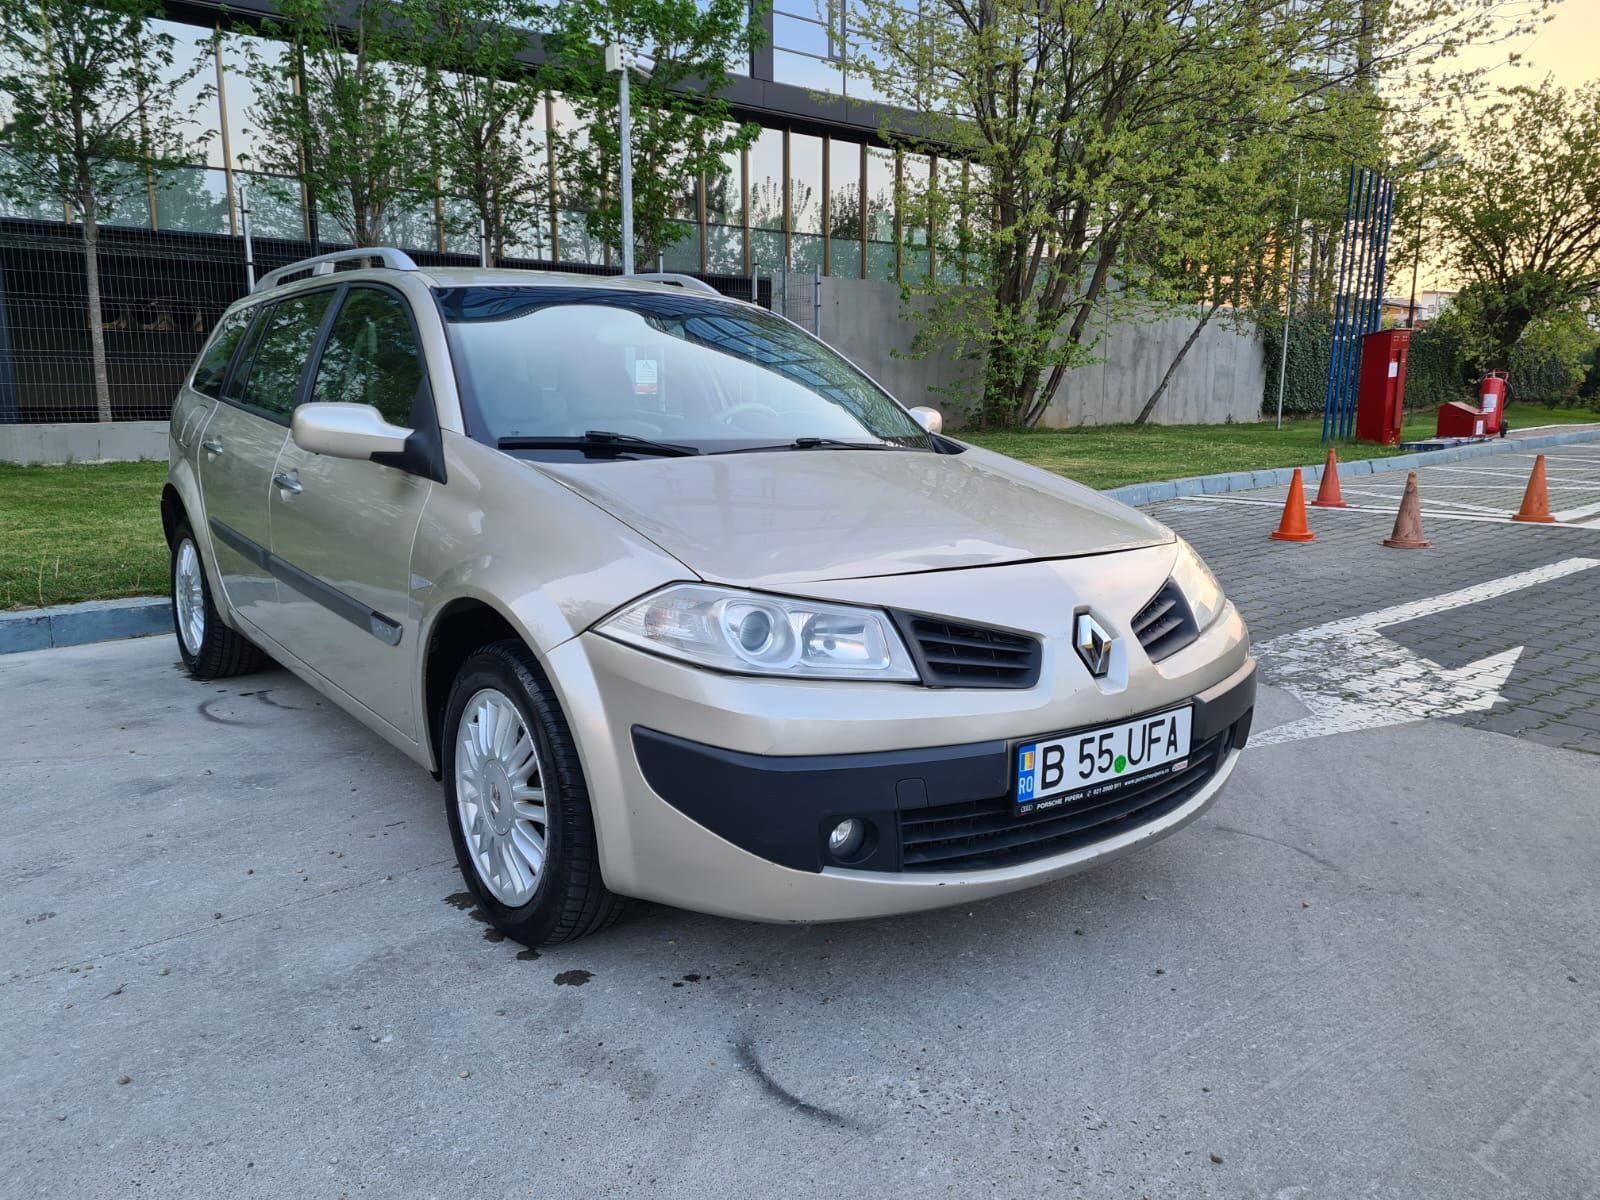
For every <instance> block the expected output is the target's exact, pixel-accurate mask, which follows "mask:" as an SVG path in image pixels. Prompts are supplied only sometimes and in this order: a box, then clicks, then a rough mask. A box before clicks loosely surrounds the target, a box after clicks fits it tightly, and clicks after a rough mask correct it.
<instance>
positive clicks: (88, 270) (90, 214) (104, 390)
mask: <svg viewBox="0 0 1600 1200" xmlns="http://www.w3.org/2000/svg"><path fill="white" fill-rule="evenodd" d="M80 207H81V209H82V212H83V278H84V282H85V283H86V284H87V290H88V293H89V356H90V358H91V359H92V360H93V362H94V410H95V418H96V419H97V420H100V421H109V420H111V374H110V372H109V371H108V370H107V369H106V326H105V319H104V317H103V316H102V314H101V311H100V224H99V216H100V214H99V212H98V211H97V209H96V206H95V202H94V197H93V195H92V194H91V195H89V196H87V197H85V198H83V199H82V200H80Z"/></svg>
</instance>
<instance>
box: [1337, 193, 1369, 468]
mask: <svg viewBox="0 0 1600 1200" xmlns="http://www.w3.org/2000/svg"><path fill="white" fill-rule="evenodd" d="M1355 174H1356V185H1355V199H1354V201H1353V202H1352V207H1351V209H1350V246H1349V254H1350V270H1349V272H1348V274H1347V275H1346V278H1345V286H1344V315H1343V319H1342V320H1341V321H1340V322H1339V339H1338V345H1337V349H1338V358H1337V360H1336V362H1337V369H1336V372H1335V375H1334V380H1333V413H1332V419H1331V420H1330V422H1329V429H1328V436H1329V437H1330V438H1343V437H1344V409H1345V403H1346V396H1345V393H1346V392H1347V391H1348V384H1349V378H1350V360H1351V358H1352V357H1353V355H1354V354H1355V338H1356V330H1357V328H1358V327H1359V323H1360V320H1361V316H1360V305H1361V273H1362V269H1363V267H1364V265H1365V264H1364V261H1363V258H1364V254H1365V247H1364V245H1363V243H1362V236H1361V235H1362V230H1363V226H1362V220H1363V217H1364V216H1365V213H1366V208H1367V188H1368V183H1369V181H1368V178H1367V169H1366V168H1365V167H1358V168H1355Z"/></svg>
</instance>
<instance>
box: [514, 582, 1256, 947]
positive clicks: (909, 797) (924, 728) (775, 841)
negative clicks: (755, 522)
mask: <svg viewBox="0 0 1600 1200" xmlns="http://www.w3.org/2000/svg"><path fill="white" fill-rule="evenodd" d="M1143 553H1144V552H1129V553H1128V554H1126V555H1116V556H1111V558H1112V559H1115V560H1118V563H1117V565H1119V566H1121V565H1122V564H1124V563H1127V562H1128V561H1129V560H1130V559H1132V558H1133V556H1134V555H1136V554H1143ZM1168 557H1170V551H1169V552H1168ZM1111 565H1112V564H1111V563H1110V561H1109V560H1100V561H1099V562H1089V563H1085V562H1076V561H1075V562H1069V563H1052V564H1037V563H1035V564H1025V565H1021V566H1018V567H1015V568H995V569H990V570H985V571H981V572H952V573H950V574H949V575H947V576H945V577H944V580H943V581H948V582H947V584H946V585H947V586H949V583H953V582H957V581H959V582H961V583H963V584H964V583H965V580H964V579H961V578H960V577H966V576H985V577H986V578H985V579H984V580H982V581H981V582H982V583H983V584H984V587H983V598H984V600H985V601H986V603H985V604H984V607H983V608H982V609H981V610H980V609H978V607H977V606H978V598H977V597H974V599H973V601H972V602H971V603H961V604H960V609H961V610H963V611H984V612H985V615H986V616H992V618H993V619H995V620H996V623H998V624H1002V625H1005V626H1008V627H1012V628H1020V629H1031V630H1036V631H1038V632H1040V633H1041V634H1042V635H1043V636H1044V638H1045V651H1044V653H1045V659H1044V664H1043V670H1042V672H1041V676H1040V680H1039V682H1038V685H1037V686H1035V687H1033V688H1029V689H1018V690H990V691H971V690H964V689H960V688H947V689H936V688H926V687H918V686H908V685H904V684H865V683H862V684H842V685H841V684H833V683H828V682H823V681H814V680H782V679H755V678H749V677H739V676H730V675H722V674H718V673H715V672H710V671H704V670H700V669H697V668H694V667H691V666H688V665H686V664H683V663H679V662H675V661H672V660H669V659H664V658H660V657H657V656H655V655H651V654H647V653H644V652H643V651H640V650H636V649H634V648H632V647H629V646H625V645H622V644H620V643H617V642H614V641H612V640H610V639H608V638H606V637H604V636H602V635H599V634H595V633H592V632H591V633H586V634H583V635H580V636H579V637H577V638H574V639H572V640H571V641H569V642H566V643H563V644H562V645H560V646H558V647H556V648H555V649H554V650H552V651H551V652H550V654H549V656H548V659H547V663H546V666H547V668H548V674H549V677H550V679H551V682H552V684H553V685H554V686H555V688H556V690H557V693H558V695H559V698H560V701H561V704H562V707H563V710H564V711H565V713H566V715H567V719H568V724H569V725H570V727H571V729H572V732H573V735H574V738H575V740H576V742H577V744H578V750H579V753H580V756H581V758H582V761H583V766H584V772H585V775H586V778H587V782H588V790H589V795H590V799H591V803H592V806H593V809H594V813H595V820H596V826H597V834H598V840H599V851H600V864H601V870H602V872H603V874H604V876H605V879H606V883H607V885H608V886H609V887H611V888H612V889H613V890H614V891H617V892H619V893H621V894H623V895H629V896H636V897H639V898H642V899H648V900H656V901H660V902H663V903H667V904H671V905H674V906H677V907H682V908H689V909H695V910H698V911H702V912H711V913H716V914H719V915H724V916H731V917H738V918H743V919H754V920H768V921H806V922H810V921H828V920H848V919H855V918H862V917H872V916H882V915H890V914H894V913H902V912H912V911H917V910H921V909H928V908H936V907H939V906H942V905H949V904H960V903H965V902H968V901H975V900H981V899H984V898H986V897H989V896H995V895H999V894H1002V893H1005V892H1009V891H1014V890H1017V889H1020V888H1024V887H1029V886H1032V885H1034V884H1038V883H1042V882H1045V881H1047V880H1051V879H1056V878H1060V877H1062V876H1064V875H1068V874H1071V873H1073V872H1075V871H1078V870H1082V869H1084V868H1085V867H1088V866H1090V865H1093V864H1095V863H1098V862H1102V861H1105V860H1107V859H1110V858H1113V857H1116V856H1118V855H1120V854H1124V853H1127V852H1128V851H1130V850H1133V849H1135V848H1137V847H1139V846H1141V845H1144V844H1146V843H1148V842H1151V841H1154V840H1156V839H1157V838H1160V837H1162V836H1164V835H1166V834H1169V833H1172V832H1174V831H1176V830H1177V829H1180V828H1182V826H1184V825H1185V824H1187V823H1188V822H1190V821H1192V820H1193V819H1195V818H1196V817H1197V816H1199V815H1200V814H1201V813H1202V812H1203V811H1204V810H1205V809H1206V808H1207V807H1208V806H1209V805H1210V804H1211V803H1212V801H1213V800H1214V799H1215V798H1216V796H1217V794H1218V792H1219V791H1220V790H1221V787H1222V785H1223V783H1224V782H1225V780H1226V779H1227V777H1228V776H1229V775H1230V774H1231V773H1232V770H1233V768H1234V765H1235V763H1236V762H1237V760H1238V757H1239V750H1240V747H1241V746H1242V745H1243V743H1244V740H1245V738H1246V736H1247V735H1248V731H1249V722H1250V715H1251V711H1252V708H1253V703H1254V689H1255V664H1254V661H1253V660H1252V659H1251V658H1250V655H1249V639H1248V635H1247V633H1246V630H1245V627H1244V623H1243V621H1242V620H1241V619H1240V618H1239V615H1238V613H1237V612H1236V611H1235V610H1234V609H1233V608H1232V606H1231V605H1230V606H1227V607H1226V608H1225V610H1224V612H1223V614H1222V615H1221V616H1220V617H1219V618H1218V619H1217V620H1216V621H1215V622H1214V623H1213V624H1212V625H1211V626H1210V627H1208V628H1207V630H1205V631H1204V632H1203V633H1202V634H1201V635H1200V637H1199V638H1198V639H1197V640H1196V641H1195V642H1194V643H1193V644H1191V645H1189V646H1187V647H1186V648H1184V649H1182V650H1180V651H1178V652H1177V653H1175V654H1173V655H1171V656H1170V657H1168V658H1165V659H1163V660H1162V661H1160V662H1156V663H1151V662H1150V661H1149V660H1148V659H1144V658H1143V657H1142V655H1141V654H1140V653H1139V652H1138V651H1137V649H1136V648H1135V649H1134V650H1133V651H1130V656H1129V663H1128V671H1127V673H1126V677H1125V679H1124V680H1122V681H1121V682H1118V683H1112V682H1108V681H1089V680H1088V677H1087V676H1086V674H1085V673H1084V672H1083V670H1082V667H1081V664H1079V663H1078V662H1077V660H1076V657H1075V655H1073V652H1072V651H1071V649H1070V648H1069V641H1068V635H1067V631H1066V628H1065V625H1066V622H1068V621H1069V620H1070V618H1071V613H1072V609H1073V604H1072V602H1071V596H1072V595H1073V593H1074V592H1076V593H1077V594H1079V595H1083V594H1087V593H1088V592H1089V591H1090V586H1091V584H1092V585H1093V587H1094V589H1095V590H1097V591H1098V592H1099V593H1101V594H1102V595H1104V594H1105V593H1106V592H1107V590H1108V587H1109V586H1110V585H1116V586H1118V587H1119V588H1121V590H1122V592H1123V593H1124V594H1122V595H1119V596H1117V597H1116V598H1114V600H1112V601H1109V602H1107V601H1102V602H1101V603H1102V605H1103V606H1104V608H1105V609H1107V610H1109V611H1110V612H1112V613H1115V612H1119V611H1126V612H1127V613H1130V614H1131V613H1133V612H1135V611H1137V610H1138V608H1139V606H1140V605H1141V604H1142V603H1143V601H1144V600H1145V599H1147V598H1148V596H1149V595H1150V594H1151V593H1152V592H1153V591H1154V589H1155V587H1156V586H1158V585H1159V581H1160V579H1164V578H1165V572H1166V563H1165V562H1164V561H1161V560H1160V559H1159V557H1157V558H1156V561H1154V562H1153V563H1152V564H1151V567H1152V569H1151V570H1150V571H1146V572H1143V574H1144V575H1145V578H1142V579H1141V578H1136V577H1133V576H1132V573H1131V572H1128V574H1129V576H1130V578H1129V579H1128V581H1127V582H1126V583H1125V584H1123V583H1122V582H1121V576H1120V575H1118V574H1116V573H1114V572H1112V571H1110V570H1109V569H1108V568H1109V567H1110V566H1111ZM1151 577H1157V578H1156V582H1155V583H1151V582H1150V578H1151ZM1108 581H1109V582H1108ZM976 582H978V581H974V583H976ZM872 585H873V587H874V589H875V593H876V594H877V595H878V596H880V597H881V599H880V603H885V604H887V605H895V604H897V603H899V602H900V597H899V596H897V595H895V594H884V593H886V592H889V593H892V592H893V591H894V590H895V581H884V580H877V581H872ZM903 586H904V587H905V589H906V591H907V594H908V598H909V603H907V604H906V606H907V607H914V606H915V603H916V598H915V596H914V595H913V594H912V589H914V588H922V589H924V590H926V588H927V586H928V585H927V582H926V581H921V580H914V579H908V580H906V581H904V584H903ZM843 590H844V588H843V587H842V586H841V585H834V586H831V587H830V589H829V591H830V592H833V591H843ZM1063 593H1065V594H1066V600H1065V602H1063V599H1062V597H1063ZM839 598H840V599H841V600H844V601H846V602H849V601H852V600H855V599H857V597H856V596H853V595H849V594H844V595H840V596H839ZM1096 607H1097V608H1099V607H1100V606H1099V605H1097V606H1096ZM1110 619H1112V620H1113V621H1114V620H1115V618H1114V617H1113V618H1110ZM1116 632H1117V633H1118V634H1119V635H1126V634H1127V630H1126V628H1125V627H1124V628H1121V629H1117V630H1116ZM1134 645H1135V647H1136V646H1137V643H1135V644H1134ZM1062 651H1064V654H1063V653H1062ZM1185 702H1193V703H1194V704H1195V706H1196V707H1195V719H1194V726H1193V729H1194V732H1193V745H1194V747H1195V751H1196V753H1194V754H1192V755H1191V759H1190V761H1191V767H1192V769H1191V770H1189V771H1188V772H1187V773H1186V774H1185V777H1184V778H1183V779H1182V780H1181V781H1177V786H1175V787H1173V788H1171V789H1169V790H1168V791H1166V792H1164V793H1163V794H1162V795H1159V796H1145V797H1143V798H1142V799H1141V798H1140V797H1136V796H1133V795H1132V792H1133V790H1134V789H1133V787H1132V786H1131V785H1130V787H1129V788H1128V789H1126V792H1127V794H1126V795H1124V794H1123V793H1118V794H1117V795H1118V796H1119V797H1120V798H1121V799H1122V800H1128V801H1133V800H1140V802H1139V803H1136V804H1129V805H1128V807H1127V810H1126V811H1123V812H1119V813H1105V812H1102V813H1100V814H1099V816H1100V817H1102V818H1110V819H1106V820H1100V819H1096V820H1094V821H1084V822H1080V824H1079V825H1078V826H1077V827H1066V826H1060V827H1056V828H1053V829H1051V830H1048V831H1046V832H1047V836H1045V837H1042V838H1034V837H1033V835H1032V834H1028V835H1025V836H1022V837H1020V838H1019V837H1017V836H1016V833H1017V830H1018V829H1019V828H1020V827H1021V825H1028V824H1031V819H1030V821H1024V822H1021V823H1020V824H1019V821H1018V819H1017V817H1016V816H1015V814H1014V813H1013V812H1012V809H1011V807H1010V790H1011V784H1012V779H1011V775H1012V770H1011V765H1010V762H1009V758H1010V752H1009V749H1008V747H1009V744H1010V742H1011V741H1012V740H1013V739H1021V738H1030V737H1036V736H1042V735H1046V734H1052V733H1054V732H1057V731H1066V730H1073V729H1079V728H1085V727H1089V726H1095V725H1101V724H1109V723H1112V722H1117V721H1122V720H1126V719H1131V718H1133V717H1135V716H1138V715H1140V714H1144V713H1150V712H1157V711H1161V710H1163V709H1167V708H1171V707H1174V706H1176V705H1178V704H1180V703H1185ZM1202 751H1203V753H1202ZM1195 764H1198V765H1195ZM1082 815H1083V810H1082V809H1077V806H1068V808H1066V809H1061V810H1055V811H1054V812H1053V813H1052V814H1051V819H1052V820H1056V819H1061V818H1066V819H1067V821H1068V824H1069V825H1070V823H1071V822H1072V821H1075V820H1077V819H1078V818H1079V817H1080V816H1082ZM843 816H856V817H862V818H867V819H870V820H871V821H872V824H873V826H874V830H875V835H876V836H875V840H874V841H873V842H872V843H871V844H870V847H869V851H868V853H866V854H865V855H864V856H862V857H861V858H859V859H858V860H857V861H853V862H851V863H849V864H841V863H837V862H834V861H832V860H830V859H828V858H827V857H826V852H825V846H826V843H825V838H826V832H827V830H828V829H829V828H831V827H832V825H833V824H835V823H836V822H837V821H838V820H839V819H840V818H841V817H843ZM951 822H955V823H956V824H959V825H960V826H961V828H962V829H963V830H965V831H966V833H969V834H971V835H972V837H973V838H975V839H976V840H974V841H972V842H970V843H968V844H966V845H958V846H954V847H952V846H951V845H950V844H949V843H950V842H951V839H950V838H947V837H944V836H942V835H943V834H944V833H946V832H948V831H949V830H950V829H951V828H953V827H954V826H953V825H952V824H951ZM995 834H998V835H999V836H998V837H994V836H992V835H995ZM962 836H965V834H963V835H962ZM956 840H959V838H958V839H956ZM936 843H937V844H936ZM1002 843H1004V844H1002Z"/></svg>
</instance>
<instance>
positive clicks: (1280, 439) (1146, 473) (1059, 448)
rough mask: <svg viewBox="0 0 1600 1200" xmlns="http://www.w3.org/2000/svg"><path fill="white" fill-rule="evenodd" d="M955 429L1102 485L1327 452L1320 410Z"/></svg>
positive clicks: (1425, 416)
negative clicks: (1183, 421)
mask: <svg viewBox="0 0 1600 1200" xmlns="http://www.w3.org/2000/svg"><path fill="white" fill-rule="evenodd" d="M1510 413H1511V423H1512V427H1513V428H1515V429H1528V428H1531V427H1533V426H1535V425H1576V424H1587V423H1592V422H1600V411H1596V410H1594V409H1586V408H1578V409H1568V408H1563V409H1551V408H1544V407H1536V406H1533V405H1526V404H1519V405H1514V406H1512V408H1511V409H1510ZM1433 431H1434V415H1433V413H1431V412H1429V413H1422V414H1419V415H1417V416H1415V417H1413V418H1411V419H1409V420H1407V421H1406V423H1405V425H1404V426H1403V427H1402V430H1401V437H1402V438H1403V439H1404V440H1405V441H1420V440H1422V439H1423V438H1428V437H1432V436H1433ZM956 436H957V437H959V438H961V439H963V440H964V441H969V442H972V443H973V444H974V445H977V446H983V447H985V448H986V449H989V450H996V451H999V452H1000V453H1001V454H1009V455H1011V456H1012V457H1013V458H1020V459H1021V460H1022V461H1023V462H1027V463H1032V464H1033V465H1034V466H1036V467H1043V468H1045V469H1046V470H1049V471H1055V472H1056V473H1057V474H1060V475H1066V476H1068V477H1070V478H1072V479H1076V480H1077V481H1078V482H1079V483H1086V484H1088V485H1089V486H1090V487H1097V488H1110V487H1121V486H1122V485H1123V484H1125V483H1147V482H1149V481H1151V480H1155V479H1175V478H1179V477H1181V476H1184V475H1213V474H1217V473H1219V472H1222V471H1253V470H1263V469H1266V468H1268V467H1302V466H1306V465H1308V464H1311V463H1319V462H1321V461H1322V460H1323V458H1325V457H1326V456H1327V449H1326V448H1325V447H1324V446H1323V445H1322V419H1321V418H1320V417H1317V418H1313V419H1310V420H1305V419H1301V420H1294V421H1290V420H1287V419H1286V420H1285V421H1284V423H1283V428H1282V429H1274V428H1273V427H1272V422H1270V421H1265V422H1261V423H1258V424H1251V425H1143V426H1135V425H1101V426H1094V427H1090V428H1083V429H1030V430H1027V431H1026V432H1019V433H1012V432H1003V433H970V434H969V433H965V432H958V433H957V434H956ZM1338 449H1339V459H1340V461H1341V462H1349V461H1352V460H1354V459H1358V458H1382V457H1384V456H1386V455H1391V454H1398V453H1399V451H1398V450H1393V449H1388V448H1384V447H1380V446H1373V445H1368V444H1365V443H1361V442H1350V443H1347V444H1345V445H1341V446H1340V447H1339V448H1338Z"/></svg>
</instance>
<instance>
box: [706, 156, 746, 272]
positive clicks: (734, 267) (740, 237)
mask: <svg viewBox="0 0 1600 1200" xmlns="http://www.w3.org/2000/svg"><path fill="white" fill-rule="evenodd" d="M742 159H743V155H742V154H741V153H740V152H739V151H738V150H733V151H730V152H729V153H728V157H727V159H726V160H725V161H724V163H723V169H722V171H721V172H719V173H718V174H716V175H713V176H710V177H709V178H707V180H706V270H708V271H716V272H719V273H721V274H726V275H742V274H744V271H745V265H744V201H743V200H742V198H741V197H742V195H743V192H744V167H743V162H742Z"/></svg>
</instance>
